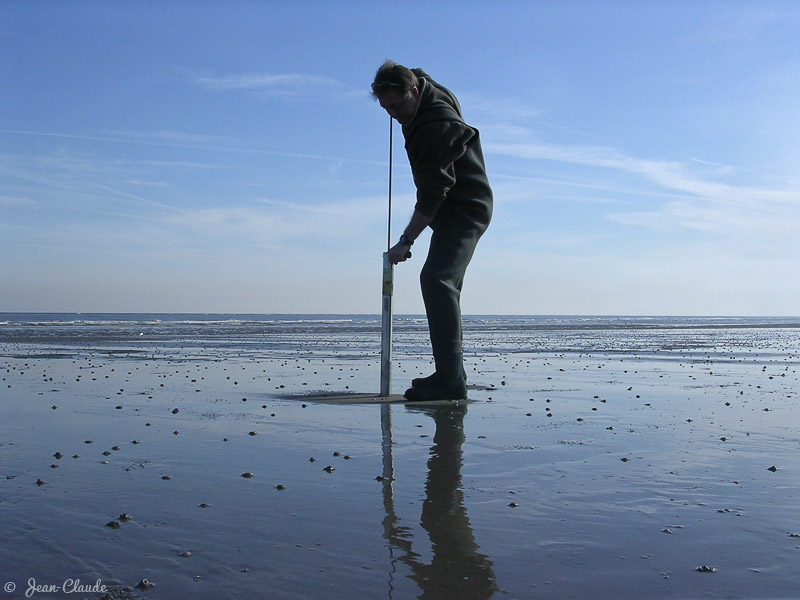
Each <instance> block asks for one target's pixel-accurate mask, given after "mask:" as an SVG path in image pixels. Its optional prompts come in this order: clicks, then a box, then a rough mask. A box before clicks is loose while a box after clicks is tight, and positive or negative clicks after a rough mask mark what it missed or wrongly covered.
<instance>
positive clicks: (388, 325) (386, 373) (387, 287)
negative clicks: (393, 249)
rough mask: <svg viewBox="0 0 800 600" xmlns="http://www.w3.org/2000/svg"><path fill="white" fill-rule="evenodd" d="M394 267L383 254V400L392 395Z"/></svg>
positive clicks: (386, 254)
mask: <svg viewBox="0 0 800 600" xmlns="http://www.w3.org/2000/svg"><path fill="white" fill-rule="evenodd" d="M393 279H394V265H393V264H392V263H391V262H389V255H388V253H386V252H384V254H383V310H382V318H381V393H380V395H381V396H383V397H384V398H385V397H387V396H389V395H391V393H392V290H393V287H394V282H393Z"/></svg>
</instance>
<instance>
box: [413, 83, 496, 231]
mask: <svg viewBox="0 0 800 600" xmlns="http://www.w3.org/2000/svg"><path fill="white" fill-rule="evenodd" d="M412 71H413V72H414V74H415V75H416V76H417V77H418V78H419V80H420V82H419V93H420V96H419V102H418V104H417V110H416V113H415V114H414V117H413V118H412V119H411V121H410V122H409V123H407V124H405V125H403V137H405V141H406V143H405V147H406V153H407V154H408V160H409V163H410V164H411V173H412V175H413V176H414V184H415V185H416V188H417V203H416V207H415V208H416V209H417V210H418V211H419V212H420V213H422V214H423V215H425V216H428V217H433V221H432V222H431V227H432V228H433V229H436V225H437V223H438V222H439V221H440V220H441V218H442V217H443V215H445V214H450V215H458V216H462V217H466V218H467V219H468V220H469V221H470V222H472V223H474V224H475V225H476V226H478V227H479V228H485V227H486V226H488V225H489V221H490V220H491V216H492V188H491V187H490V186H489V179H488V178H487V176H486V166H485V165H484V162H483V151H482V149H481V142H480V137H479V134H478V130H477V129H475V128H474V127H470V126H469V125H467V124H466V123H465V122H464V118H463V117H462V115H461V107H460V106H459V103H458V100H457V99H456V97H455V95H453V93H452V92H451V91H450V90H448V89H447V88H445V87H444V86H442V85H440V84H438V83H436V82H435V81H434V80H433V79H432V78H431V76H430V75H428V74H427V73H425V72H424V71H423V70H422V69H412Z"/></svg>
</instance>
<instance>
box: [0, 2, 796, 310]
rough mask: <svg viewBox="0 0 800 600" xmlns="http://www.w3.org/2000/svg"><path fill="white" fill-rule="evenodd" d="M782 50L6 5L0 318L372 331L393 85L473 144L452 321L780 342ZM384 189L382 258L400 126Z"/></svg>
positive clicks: (790, 293)
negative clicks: (736, 320)
mask: <svg viewBox="0 0 800 600" xmlns="http://www.w3.org/2000/svg"><path fill="white" fill-rule="evenodd" d="M798 31H800V3H797V2H793V1H787V2H770V1H765V2H760V1H759V2H755V1H753V2H735V1H727V2H714V1H703V2H695V1H691V2H688V1H687V2H683V1H680V0H673V1H644V0H641V1H634V0H628V1H610V0H609V1H600V0H596V1H584V2H578V1H569V0H567V1H563V2H544V1H542V2H521V1H520V2H509V1H506V2H503V1H498V2H473V1H469V0H467V1H461V2H449V1H445V2H432V3H429V2H403V1H397V2H378V1H370V2H366V1H365V2H355V1H348V0H340V1H337V2H310V1H303V0H293V1H291V2H289V1H287V2H281V1H275V2H233V1H229V2H221V1H219V2H211V1H202V0H201V1H194V2H190V1H188V0H186V1H182V2H178V1H169V0H166V1H160V2H155V1H150V2H148V1H145V2H133V1H130V2H126V1H120V2H81V1H76V2H55V1H53V2H43V1H37V0H28V1H22V0H19V1H13V0H2V1H0V42H1V43H2V47H3V49H4V50H3V52H2V53H0V79H1V80H2V85H0V311H86V312H90V311H106V312H119V311H140V312H147V311H157V312H161V311H164V312H268V313H269V312H278V313H297V312H300V313H379V312H380V289H381V288H380V282H381V253H382V252H383V251H384V250H385V249H386V241H387V227H386V225H387V203H388V199H387V178H388V152H389V119H388V116H387V115H386V114H385V113H383V112H382V111H381V110H380V108H379V107H378V105H377V104H376V103H375V102H374V101H373V100H372V99H371V98H370V97H369V94H368V90H369V83H370V82H371V80H372V76H373V74H374V71H375V69H376V68H377V67H378V66H379V65H380V63H381V62H382V61H383V60H384V59H386V58H392V59H394V60H396V61H397V62H399V63H402V64H405V65H407V66H412V67H414V66H419V67H422V68H424V69H425V70H426V71H427V72H429V73H430V74H431V75H432V76H433V77H434V78H435V79H437V80H438V81H439V82H440V83H442V84H444V85H446V86H448V87H449V88H450V89H452V90H453V91H454V92H455V93H456V94H457V95H458V96H459V98H460V100H461V104H462V108H463V110H464V114H465V118H466V120H467V121H468V122H469V123H470V124H472V125H474V126H476V127H477V128H478V129H480V131H481V138H482V141H483V148H484V153H485V155H486V162H487V168H488V171H489V176H490V181H491V183H492V186H493V188H494V192H495V218H494V221H493V224H492V226H491V227H490V229H489V231H488V232H487V234H486V235H485V236H484V239H483V240H482V241H481V243H480V245H479V247H478V251H477V252H476V255H475V259H474V261H473V264H472V266H471V267H470V271H469V272H468V275H467V280H466V283H465V288H464V295H463V298H462V307H463V311H464V312H465V313H467V314H638V315H642V314H652V315H674V314H696V315H701V314H712V315H720V314H723V315H792V316H794V315H798V314H800V300H798V299H800V243H798V242H797V239H798V232H800V170H799V169H798V165H800V101H798V90H800V36H798V35H797V32H798ZM393 163H394V164H393V174H394V193H393V208H394V210H393V216H392V225H393V226H392V239H393V240H394V239H395V238H396V237H398V236H399V234H400V233H401V232H402V229H403V227H404V225H405V223H406V221H407V220H408V218H409V216H410V215H411V211H412V207H413V202H414V188H413V182H412V181H411V178H410V171H409V169H408V165H407V163H406V159H405V153H404V150H403V146H402V135H401V133H400V130H399V127H397V126H396V125H395V128H394V161H393ZM428 237H429V236H428V235H427V234H424V235H423V236H422V238H421V239H420V241H419V242H418V244H417V245H416V246H415V256H414V258H413V259H412V260H411V261H409V262H407V263H405V264H402V265H399V266H398V267H397V268H396V270H395V302H394V307H395V312H397V313H420V312H422V304H421V300H420V297H419V286H418V281H417V276H418V272H419V268H420V266H421V262H422V258H423V256H424V253H425V250H426V245H427V239H428Z"/></svg>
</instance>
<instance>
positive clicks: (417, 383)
mask: <svg viewBox="0 0 800 600" xmlns="http://www.w3.org/2000/svg"><path fill="white" fill-rule="evenodd" d="M462 373H463V374H464V381H466V380H467V372H466V371H465V370H464V369H462ZM435 378H436V373H431V374H430V375H428V376H427V377H417V378H415V379H412V380H411V387H422V386H423V385H427V384H429V383H431V382H432V381H433V380H434V379H435Z"/></svg>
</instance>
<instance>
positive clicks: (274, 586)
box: [0, 315, 800, 599]
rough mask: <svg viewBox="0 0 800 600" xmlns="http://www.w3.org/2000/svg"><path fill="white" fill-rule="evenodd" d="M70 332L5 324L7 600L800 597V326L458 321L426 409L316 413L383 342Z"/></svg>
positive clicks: (375, 359) (297, 332)
mask: <svg viewBox="0 0 800 600" xmlns="http://www.w3.org/2000/svg"><path fill="white" fill-rule="evenodd" d="M60 318H61V321H59V322H58V323H56V324H54V321H53V320H48V319H44V318H43V319H40V320H39V321H38V323H39V324H38V325H37V324H33V323H34V321H36V319H34V318H32V317H25V318H24V319H22V318H17V320H16V321H15V320H14V319H15V317H13V316H9V315H4V316H3V319H5V321H4V325H3V326H2V327H0V370H1V371H2V381H0V527H2V531H3V543H2V545H0V573H1V574H2V582H1V583H2V584H3V585H5V586H6V588H5V591H4V592H3V596H4V597H6V598H23V597H26V592H28V591H29V590H31V588H33V589H32V591H30V595H28V596H27V597H33V598H92V599H97V598H103V597H108V598H154V599H155V598H164V599H181V598H214V599H222V598H237V599H240V598H270V599H272V598H309V599H328V598H330V599H338V598H342V599H344V598H348V599H350V598H396V599H404V598H509V599H510V598H546V599H550V598H552V599H564V598H570V599H582V598H587V599H591V598H614V599H639V598H656V599H658V598H720V599H722V598H753V599H755V598H760V599H775V598H800V583H798V582H799V581H800V579H799V577H800V576H799V575H798V574H800V510H798V509H799V508H800V460H798V459H800V408H799V407H798V397H799V396H800V394H799V392H800V389H799V388H798V386H799V384H798V374H797V371H798V366H799V365H800V320H791V319H788V320H770V319H764V320H713V319H697V320H689V321H680V320H666V319H665V320H654V321H652V322H645V321H643V320H632V321H626V320H621V319H617V320H614V319H607V320H600V321H595V320H579V319H576V318H573V319H565V320H563V321H557V320H550V321H546V322H544V323H539V322H534V321H530V320H528V321H526V320H514V319H503V318H487V319H478V318H475V319H467V320H466V321H465V326H466V329H465V349H466V359H467V370H468V374H469V378H470V379H469V383H470V390H469V401H468V402H465V403H445V404H442V405H437V406H414V405H410V404H402V403H400V404H391V405H387V404H371V403H367V404H346V405H337V404H331V403H321V402H315V401H314V398H315V397H316V396H317V395H318V394H320V393H334V392H336V393H357V392H360V393H374V392H377V390H378V386H379V369H380V365H379V363H380V361H379V356H378V351H379V347H380V346H379V335H380V334H379V327H378V324H377V323H376V322H375V321H374V320H369V319H367V320H365V321H364V322H361V321H356V322H348V320H347V319H346V318H343V319H342V320H341V321H338V320H336V319H328V320H322V319H320V320H318V321H314V320H313V319H312V320H311V322H310V323H309V322H308V321H306V320H304V319H284V320H282V321H280V322H278V323H275V322H272V321H270V322H267V320H266V319H264V320H262V321H259V322H258V323H251V322H247V321H246V320H243V319H241V318H229V319H218V320H214V321H212V320H210V319H207V320H206V321H204V322H203V323H200V324H199V325H198V324H195V323H194V322H192V324H187V323H189V320H188V319H184V320H180V321H179V322H177V321H176V322H169V321H165V320H163V319H156V318H149V317H126V318H124V319H120V320H118V321H115V322H113V323H110V322H106V321H103V320H102V319H100V318H99V317H97V318H95V319H94V320H92V321H81V322H80V323H76V321H75V320H70V319H68V318H66V317H60ZM23 321H24V322H23ZM425 340H426V336H425V331H424V323H422V322H420V320H419V319H405V320H404V319H400V320H399V321H398V324H397V325H396V328H395V337H394V366H393V385H392V388H393V390H392V391H393V392H395V393H402V391H403V390H404V389H405V387H406V386H407V385H408V382H409V381H410V380H411V378H412V377H417V376H420V375H427V374H428V373H429V372H430V369H431V368H432V366H431V363H430V361H429V360H428V358H427V355H426V342H425ZM75 580H80V584H79V585H78V584H75ZM143 580H146V581H144V582H143ZM70 581H72V583H71V584H70V583H66V584H65V582H70ZM98 583H99V584H100V585H102V586H105V588H106V589H105V590H102V591H100V590H92V589H88V588H89V587H90V586H92V585H95V584H98ZM12 584H13V585H12ZM148 584H150V585H152V586H153V587H148ZM69 585H73V589H72V590H70V589H68V588H69ZM137 585H138V586H139V587H137ZM9 586H10V587H9ZM36 586H39V587H36ZM80 586H85V587H80ZM12 587H13V588H14V589H13V591H10V590H11V588H12ZM56 588H57V589H56Z"/></svg>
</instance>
